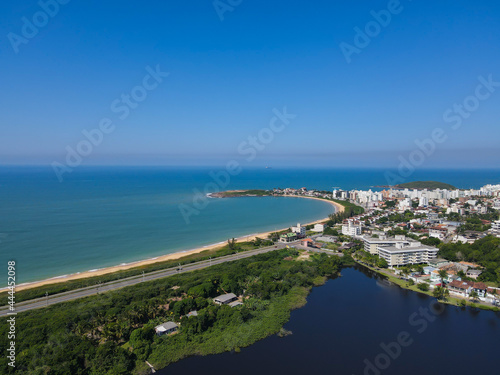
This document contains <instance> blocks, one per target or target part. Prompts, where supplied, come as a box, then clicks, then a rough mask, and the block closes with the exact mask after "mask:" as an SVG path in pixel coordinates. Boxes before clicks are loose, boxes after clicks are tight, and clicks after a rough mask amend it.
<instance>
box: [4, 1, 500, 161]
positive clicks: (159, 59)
mask: <svg viewBox="0 0 500 375" xmlns="http://www.w3.org/2000/svg"><path fill="white" fill-rule="evenodd" d="M221 3H222V4H224V3H225V4H229V2H226V1H222V2H219V7H214V2H212V1H194V2H189V3H183V2H159V1H152V2H146V3H141V4H139V3H135V2H133V3H124V2H116V1H108V2H105V3H103V2H98V1H94V0H92V1H86V2H77V1H68V2H67V1H62V0H61V1H59V2H56V1H55V0H42V1H41V2H37V1H26V0H21V1H18V2H15V3H4V4H1V5H0V47H1V51H2V56H1V61H2V71H3V72H4V74H2V79H1V81H0V82H1V83H2V87H3V90H2V91H1V92H0V129H1V131H2V137H0V164H3V165H10V164H12V165H50V164H51V163H53V162H57V163H61V164H65V163H66V162H67V158H68V150H69V149H71V150H73V151H75V150H80V151H81V155H80V158H81V161H79V164H78V165H222V164H224V163H226V162H227V161H228V160H232V159H236V160H240V161H241V162H242V165H244V166H245V165H248V166H259V165H261V166H266V165H269V166H272V167H280V166H306V165H310V166H321V167H324V166H331V167H363V168H365V167H366V168H369V167H387V168H397V167H398V165H399V164H400V163H401V159H405V160H410V159H411V158H412V157H413V158H415V157H418V155H417V154H415V152H422V155H424V157H423V158H424V159H425V160H422V162H421V164H419V165H418V166H421V167H422V168H438V167H450V168H460V167H467V168H483V167H484V168H491V167H497V166H498V160H499V159H500V149H499V147H498V140H499V139H500V127H499V126H498V121H499V119H500V106H499V101H500V66H498V61H500V32H499V30H500V27H499V26H500V4H498V3H496V2H493V1H488V2H482V3H471V2H468V1H465V0H460V1H442V2H439V3H424V2H417V1H408V0H401V1H396V0H391V1H357V2H349V3H344V2H331V1H317V2H314V3H311V4H309V3H303V2H297V3H293V2H285V1H274V2H264V1H262V0H260V1H252V2H246V1H243V2H241V3H240V4H239V5H237V6H235V5H233V6H229V5H228V7H222V8H221V7H220V4H221ZM235 3H237V2H233V3H232V4H235ZM54 4H55V5H54ZM44 14H45V16H44ZM44 17H45V18H44ZM37 25H38V26H37ZM346 46H348V47H346ZM346 48H347V49H346ZM349 48H350V49H349ZM346 51H350V52H347V53H346ZM134 98H135V99H134ZM283 113H288V114H290V117H286V116H285V117H283ZM292 115H293V116H292ZM274 118H276V119H277V122H273V119H274ZM106 119H109V120H110V122H109V123H103V120H106ZM96 129H98V130H99V129H101V130H99V132H100V134H98V133H96V132H95V130H96ZM436 129H441V130H442V134H441V133H439V132H438V133H439V134H437V133H436ZM433 134H434V135H435V136H436V139H439V140H438V141H433V142H432V143H433V144H431V143H428V142H427V141H428V140H431V139H432V137H433ZM252 139H254V140H255V139H256V140H257V142H258V143H256V144H252V141H251V140H252ZM82 142H88V144H87V145H85V144H82ZM92 142H93V144H92V145H91V146H90V149H89V148H88V147H86V146H88V145H89V144H91V143H92ZM419 145H420V146H419ZM426 147H427V149H426ZM251 150H254V152H252V151H251ZM412 153H413V154H412ZM251 155H253V156H255V158H252V159H251V160H249V158H250V156H251ZM415 155H417V156H415ZM419 163H420V161H419Z"/></svg>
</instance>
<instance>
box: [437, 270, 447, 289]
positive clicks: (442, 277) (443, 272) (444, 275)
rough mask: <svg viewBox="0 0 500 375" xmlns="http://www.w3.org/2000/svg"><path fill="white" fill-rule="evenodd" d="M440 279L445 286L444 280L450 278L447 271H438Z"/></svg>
mask: <svg viewBox="0 0 500 375" xmlns="http://www.w3.org/2000/svg"><path fill="white" fill-rule="evenodd" d="M438 274H439V277H440V278H441V285H442V286H444V279H446V278H447V277H448V272H446V271H445V270H439V271H438Z"/></svg>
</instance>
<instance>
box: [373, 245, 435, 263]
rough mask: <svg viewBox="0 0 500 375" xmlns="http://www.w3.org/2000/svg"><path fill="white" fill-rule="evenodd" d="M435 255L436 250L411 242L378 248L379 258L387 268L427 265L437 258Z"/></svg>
mask: <svg viewBox="0 0 500 375" xmlns="http://www.w3.org/2000/svg"><path fill="white" fill-rule="evenodd" d="M437 253H438V249H437V248H435V247H432V246H425V245H422V244H421V243H420V242H418V241H411V242H410V244H409V245H405V244H403V243H397V244H396V245H394V246H379V247H378V255H379V257H381V258H383V259H385V260H386V262H387V264H389V267H395V266H404V265H406V264H419V263H429V261H431V260H432V259H435V258H436V257H437Z"/></svg>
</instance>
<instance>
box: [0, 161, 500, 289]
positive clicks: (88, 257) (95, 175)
mask: <svg viewBox="0 0 500 375" xmlns="http://www.w3.org/2000/svg"><path fill="white" fill-rule="evenodd" d="M220 170H221V169H218V168H198V169H195V168H116V167H115V168H104V167H103V168H79V169H76V170H75V171H74V172H72V173H71V174H68V175H67V176H66V178H65V181H64V182H62V183H59V182H58V181H57V178H56V177H55V175H54V173H53V172H52V170H51V169H49V168H42V167H29V168H28V167H22V168H21V167H2V168H0V262H1V264H6V262H7V261H8V260H10V259H14V260H16V261H17V274H18V281H19V282H30V281H36V280H41V279H45V278H49V277H56V276H61V275H67V274H71V273H75V272H82V271H88V270H92V269H99V268H103V267H108V266H114V265H118V264H121V263H128V262H133V261H137V260H142V259H148V258H153V257H157V256H160V255H164V254H168V253H173V252H177V251H182V250H188V249H192V248H197V247H201V246H205V245H210V244H214V243H218V242H223V241H226V240H227V239H228V238H230V237H239V236H243V235H248V234H252V233H258V232H263V231H268V230H274V229H277V228H278V229H279V228H283V227H288V226H291V225H294V224H296V223H297V222H302V223H304V222H309V221H313V220H317V219H320V218H323V217H326V216H327V215H328V214H330V213H332V212H333V210H334V209H333V208H332V206H330V205H329V204H327V203H324V202H320V201H313V200H306V199H297V198H271V197H266V198H237V199H210V200H208V202H209V203H208V205H207V206H206V207H205V208H202V209H199V210H198V211H199V214H198V215H192V216H190V222H189V223H187V222H186V221H185V220H184V218H183V216H182V214H181V210H180V208H179V205H181V204H184V205H185V206H184V207H192V208H194V209H196V207H194V206H193V197H194V196H195V193H194V191H193V189H198V190H199V191H202V192H203V190H204V188H205V187H206V186H207V184H208V183H210V182H212V178H211V176H210V172H211V171H212V172H218V171H220ZM383 172H384V171H381V170H340V169H335V170H334V169H332V170H327V169H316V170H306V169H293V170H292V169H264V168H262V169H251V170H244V171H243V172H242V173H240V174H239V175H238V176H234V177H232V178H231V180H230V183H229V185H228V186H227V187H226V189H250V188H261V189H270V188H273V187H295V188H298V187H302V186H305V187H308V188H317V189H325V190H326V189H328V190H329V189H331V188H332V187H337V186H338V187H341V188H343V189H354V188H358V189H368V188H370V187H371V186H373V185H379V184H384V183H385V181H384V177H383ZM412 179H429V180H430V179H432V180H439V181H443V182H448V183H451V184H454V185H455V186H457V187H461V188H470V187H479V186H482V185H484V184H487V183H499V182H500V171H499V170H461V171H458V170H448V171H444V170H428V171H425V170H420V171H417V172H415V175H414V176H412Z"/></svg>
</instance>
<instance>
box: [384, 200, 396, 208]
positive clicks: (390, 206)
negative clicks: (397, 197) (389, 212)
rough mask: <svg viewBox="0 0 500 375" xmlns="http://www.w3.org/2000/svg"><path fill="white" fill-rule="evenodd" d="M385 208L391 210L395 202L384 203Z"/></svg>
mask: <svg viewBox="0 0 500 375" xmlns="http://www.w3.org/2000/svg"><path fill="white" fill-rule="evenodd" d="M385 206H386V207H387V208H393V207H396V201H385Z"/></svg>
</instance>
